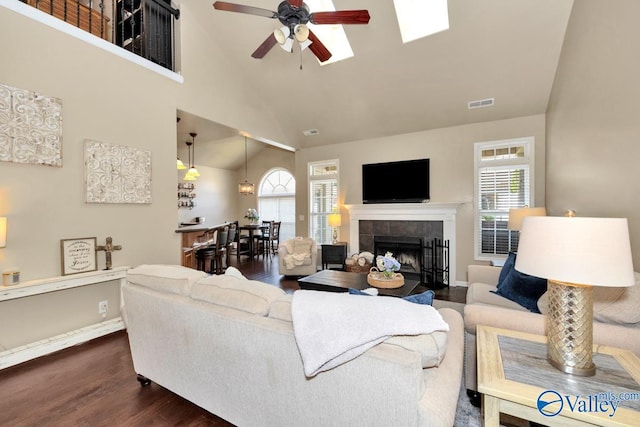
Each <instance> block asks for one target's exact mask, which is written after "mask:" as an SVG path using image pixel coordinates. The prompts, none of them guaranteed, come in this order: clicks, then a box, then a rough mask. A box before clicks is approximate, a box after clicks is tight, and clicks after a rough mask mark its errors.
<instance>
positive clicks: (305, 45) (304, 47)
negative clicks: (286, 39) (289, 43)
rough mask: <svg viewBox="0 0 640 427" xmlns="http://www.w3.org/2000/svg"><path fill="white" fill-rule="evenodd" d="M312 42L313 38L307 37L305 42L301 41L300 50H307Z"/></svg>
mask: <svg viewBox="0 0 640 427" xmlns="http://www.w3.org/2000/svg"><path fill="white" fill-rule="evenodd" d="M311 43H313V42H312V41H311V40H309V39H306V40H305V41H303V42H300V50H305V49H306V48H308V47H309V46H311Z"/></svg>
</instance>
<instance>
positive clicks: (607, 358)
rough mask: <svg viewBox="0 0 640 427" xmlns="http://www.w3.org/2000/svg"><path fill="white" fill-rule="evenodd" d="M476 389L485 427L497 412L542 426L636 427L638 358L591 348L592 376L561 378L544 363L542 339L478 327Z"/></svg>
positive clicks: (496, 418) (491, 423)
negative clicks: (480, 397) (479, 398)
mask: <svg viewBox="0 0 640 427" xmlns="http://www.w3.org/2000/svg"><path fill="white" fill-rule="evenodd" d="M476 339H477V348H478V391H479V392H480V393H483V396H482V409H483V412H484V425H485V427H491V426H495V427H497V426H498V425H499V424H500V413H504V414H509V415H513V416H515V417H518V418H523V419H526V420H529V421H534V422H537V423H540V424H544V425H546V426H592V425H599V426H627V425H628V426H637V425H638V420H640V392H639V390H640V385H639V384H640V359H639V358H638V357H637V356H636V355H635V354H633V353H632V352H631V351H629V350H624V349H620V348H614V347H606V346H594V354H593V361H594V363H595V365H596V374H595V375H594V376H592V377H580V376H576V375H569V374H565V373H563V372H561V371H559V370H557V369H556V368H554V367H552V366H551V365H550V364H549V362H547V345H546V342H547V338H546V337H544V336H539V335H533V334H526V333H522V332H517V331H509V330H505V329H499V328H493V327H489V326H483V325H478V327H477V332H476Z"/></svg>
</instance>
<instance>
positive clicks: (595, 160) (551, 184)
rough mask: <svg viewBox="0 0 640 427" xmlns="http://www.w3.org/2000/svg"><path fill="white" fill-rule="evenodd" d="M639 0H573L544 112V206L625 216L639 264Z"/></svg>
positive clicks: (558, 210)
mask: <svg viewBox="0 0 640 427" xmlns="http://www.w3.org/2000/svg"><path fill="white" fill-rule="evenodd" d="M638 16H640V2H638V1H636V0H618V1H615V2H603V1H599V0H581V1H577V2H575V3H574V6H573V12H572V14H571V19H570V21H569V27H568V30H567V35H566V38H565V42H564V46H563V52H562V55H561V57H560V63H559V66H558V71H557V74H556V79H555V83H554V87H553V91H552V95H551V100H550V103H549V108H548V112H547V181H546V183H547V208H548V210H549V213H550V214H552V215H561V214H562V212H563V211H564V210H565V209H569V208H570V209H575V210H576V211H577V212H578V215H580V216H595V217H600V216H602V217H626V218H628V219H629V230H630V233H631V246H632V250H633V255H634V257H633V258H634V266H635V270H636V271H638V270H640V167H638V161H639V160H640V103H639V100H640V80H639V76H640V55H638V52H639V51H640V26H639V25H638V20H637V18H638Z"/></svg>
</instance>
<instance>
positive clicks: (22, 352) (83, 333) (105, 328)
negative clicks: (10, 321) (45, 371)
mask: <svg viewBox="0 0 640 427" xmlns="http://www.w3.org/2000/svg"><path fill="white" fill-rule="evenodd" d="M123 329H125V325H124V321H123V320H122V317H117V318H115V319H112V320H107V321H105V322H101V323H96V324H94V325H90V326H86V327H84V328H80V329H76V330H75V331H71V332H67V333H65V334H60V335H56V336H55V337H51V338H46V339H43V340H40V341H36V342H33V343H30V344H26V345H23V346H20V347H16V348H12V349H10V350H6V351H3V352H1V353H0V369H5V368H8V367H10V366H14V365H17V364H19V363H22V362H26V361H28V360H32V359H35V358H37V357H40V356H44V355H47V354H51V353H53V352H56V351H58V350H62V349H65V348H68V347H72V346H74V345H78V344H82V343H83V342H86V341H89V340H92V339H94V338H98V337H101V336H104V335H107V334H110V333H112V332H116V331H121V330H123Z"/></svg>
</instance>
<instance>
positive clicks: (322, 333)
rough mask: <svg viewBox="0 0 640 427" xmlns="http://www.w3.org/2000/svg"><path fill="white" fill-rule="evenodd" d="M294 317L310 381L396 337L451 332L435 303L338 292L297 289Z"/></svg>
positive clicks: (303, 362)
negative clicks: (323, 372)
mask: <svg viewBox="0 0 640 427" xmlns="http://www.w3.org/2000/svg"><path fill="white" fill-rule="evenodd" d="M291 318H292V321H293V330H294V334H295V338H296V342H297V344H298V350H299V351H300V356H301V357H302V364H303V365H304V373H305V375H306V376H308V377H312V376H314V375H317V374H318V373H320V372H322V371H326V370H329V369H332V368H334V367H336V366H338V365H340V364H342V363H345V362H348V361H349V360H351V359H354V358H356V357H357V356H359V355H360V354H362V353H364V352H365V351H367V350H368V349H370V348H371V347H373V346H375V345H376V344H379V343H381V342H382V341H384V340H386V339H387V338H389V337H390V336H392V335H419V334H429V333H431V332H435V331H448V330H449V325H448V324H447V323H446V322H445V321H444V320H443V319H442V316H440V313H438V312H437V311H436V310H435V309H434V308H433V307H431V306H429V305H420V304H415V303H411V302H408V301H404V300H402V299H400V298H393V297H370V296H363V295H350V294H348V293H336V292H318V291H307V290H300V291H296V292H295V293H294V294H293V301H292V303H291Z"/></svg>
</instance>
